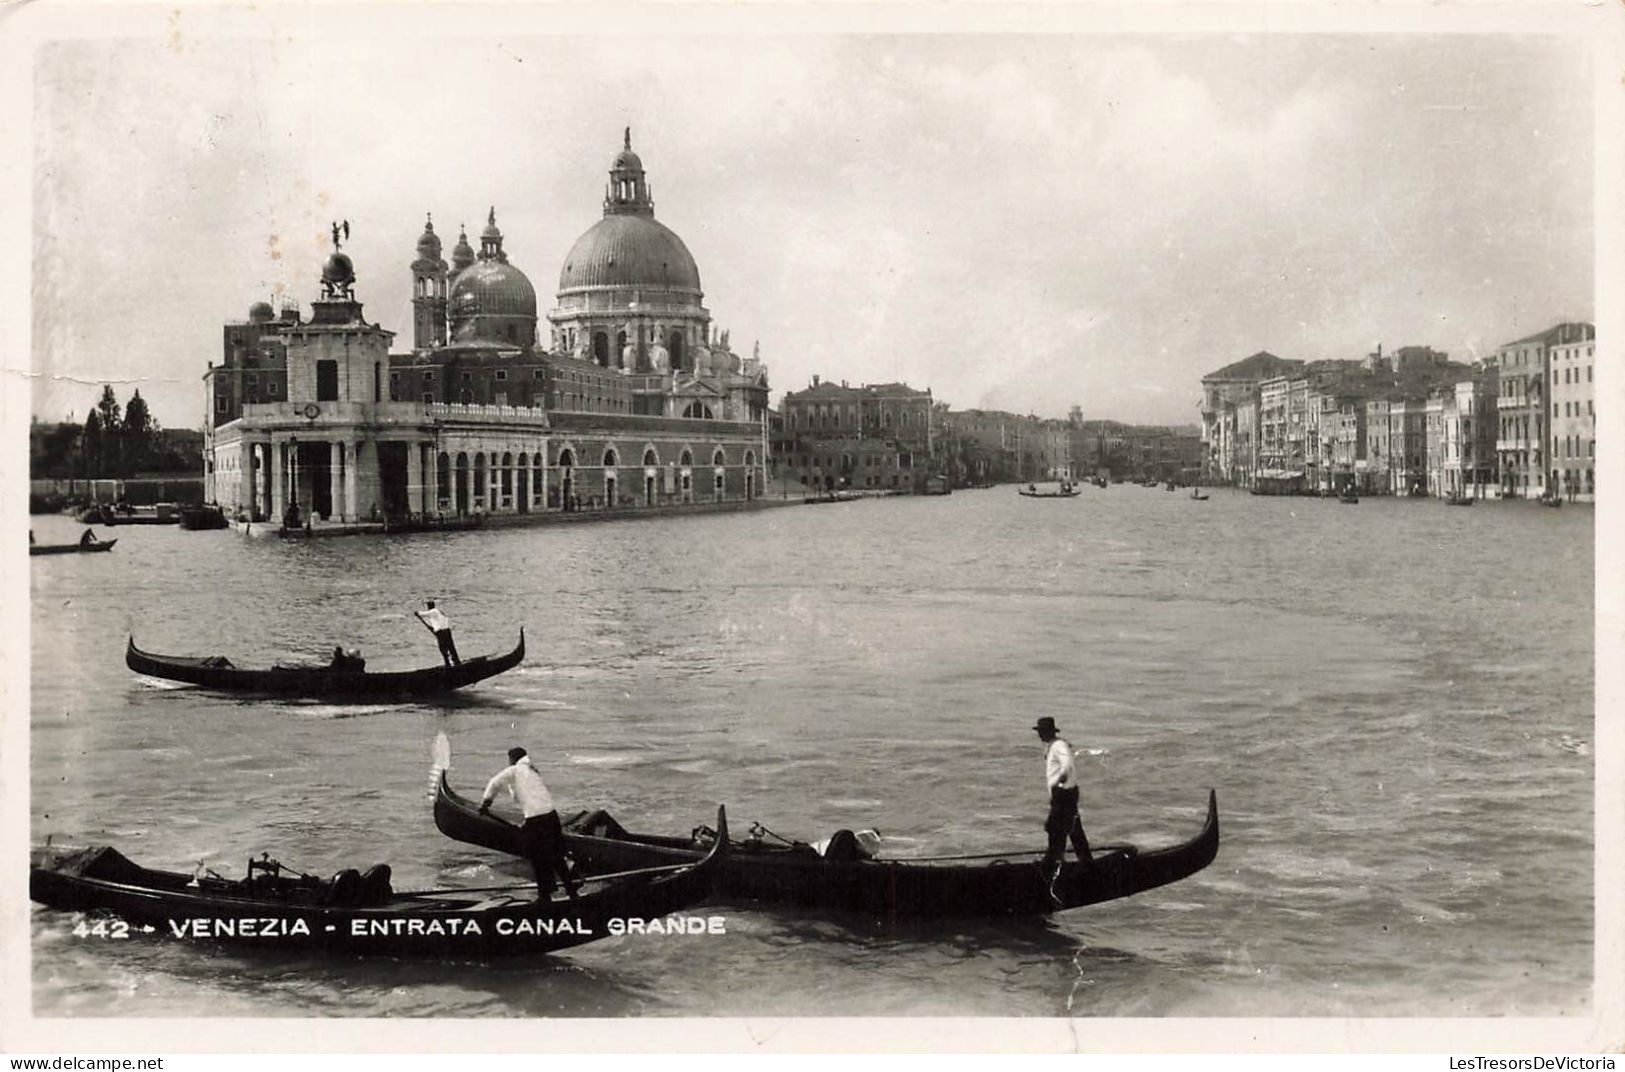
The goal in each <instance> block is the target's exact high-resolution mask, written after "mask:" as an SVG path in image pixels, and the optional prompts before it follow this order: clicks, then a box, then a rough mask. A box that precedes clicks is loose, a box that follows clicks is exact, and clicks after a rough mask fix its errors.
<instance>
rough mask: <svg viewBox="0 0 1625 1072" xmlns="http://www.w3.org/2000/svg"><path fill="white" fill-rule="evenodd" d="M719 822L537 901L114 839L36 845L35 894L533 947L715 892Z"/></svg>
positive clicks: (195, 929) (386, 943)
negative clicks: (710, 830) (236, 868)
mask: <svg viewBox="0 0 1625 1072" xmlns="http://www.w3.org/2000/svg"><path fill="white" fill-rule="evenodd" d="M717 829H718V830H719V831H720V832H721V833H722V836H721V837H719V838H718V839H717V842H716V845H715V846H714V847H713V848H712V850H711V851H710V852H708V853H706V854H705V855H704V856H703V857H701V858H699V859H694V860H689V861H687V862H685V863H682V864H679V865H677V866H675V867H672V866H656V867H647V868H639V869H636V870H628V871H623V872H621V873H619V874H615V875H600V876H597V877H595V878H590V879H588V880H587V882H586V884H585V885H586V888H585V892H583V893H582V894H581V895H580V896H579V897H576V898H572V899H563V898H559V897H554V898H552V899H549V900H541V901H538V900H537V899H536V898H535V896H534V888H533V887H531V888H526V887H518V888H516V887H512V886H508V887H494V888H465V889H442V890H423V891H417V892H399V893H397V892H395V891H394V890H393V889H392V888H391V886H390V871H389V868H387V867H374V868H370V869H369V870H368V872H367V874H366V875H365V876H362V875H360V874H359V873H355V872H340V873H339V875H337V876H335V878H334V879H333V880H332V881H322V880H320V879H315V878H312V877H310V876H308V875H299V874H290V873H286V872H285V871H284V869H282V868H281V866H280V865H276V864H274V863H273V864H270V865H269V866H266V867H264V868H263V869H258V868H257V865H258V863H259V862H258V861H250V862H249V868H248V874H247V875H246V876H245V877H244V878H242V879H238V880H231V879H223V878H220V877H218V876H215V875H213V874H207V875H204V876H201V877H199V876H194V875H189V874H184V873H180V872H174V871H158V870H152V869H149V868H145V867H141V866H139V865H137V864H135V863H133V862H131V861H130V860H129V859H127V858H126V857H125V856H123V855H122V854H121V853H119V852H118V851H117V850H116V849H113V848H110V847H107V846H97V847H93V848H89V849H76V850H68V849H52V848H41V849H37V850H35V852H34V854H33V859H32V860H31V861H30V868H29V872H28V893H29V897H30V898H31V899H33V900H35V901H38V902H39V903H40V904H43V905H47V906H49V907H51V908H57V909H66V910H69V911H76V912H104V913H111V914H112V915H114V916H116V917H118V918H119V919H121V920H123V921H124V922H125V923H127V924H130V925H133V926H135V927H137V928H142V929H144V930H146V931H147V932H149V933H154V934H156V936H157V937H159V938H178V939H186V940H200V941H212V942H236V943H240V944H247V945H250V946H257V947H259V948H262V949H266V948H277V947H284V948H285V947H296V948H311V949H316V950H320V951H322V952H324V953H366V954H386V955H390V956H446V957H485V956H513V955H520V954H532V955H534V954H539V953H550V952H554V951H556V950H560V949H568V948H570V947H572V946H578V945H584V944H586V943H588V942H593V941H597V940H598V939H600V938H608V937H610V936H612V935H613V934H615V933H617V932H618V931H622V930H624V929H625V928H626V926H627V924H629V923H631V922H634V921H636V922H639V923H643V924H648V923H649V922H650V921H653V920H658V919H660V918H661V917H663V916H667V915H669V914H671V913H673V912H679V911H681V910H683V909H686V908H689V907H691V906H693V905H696V904H698V903H700V902H701V901H703V900H705V899H706V898H707V897H709V896H710V894H711V891H712V888H713V885H714V883H715V880H716V877H717V869H718V867H719V865H720V864H721V863H722V862H723V860H724V859H725V858H726V857H727V854H728V838H727V830H728V817H727V812H726V810H725V809H723V808H720V807H719V808H718V809H717ZM257 870H258V873H256V871H257Z"/></svg>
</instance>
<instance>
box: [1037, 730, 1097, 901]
mask: <svg viewBox="0 0 1625 1072" xmlns="http://www.w3.org/2000/svg"><path fill="white" fill-rule="evenodd" d="M1033 729H1034V730H1036V731H1037V733H1038V738H1039V740H1041V741H1043V742H1044V745H1045V748H1044V781H1045V782H1046V783H1047V784H1048V785H1049V818H1047V819H1045V820H1044V832H1045V833H1047V834H1048V835H1049V848H1048V850H1047V851H1045V853H1044V864H1043V867H1044V873H1045V874H1046V875H1053V874H1055V873H1057V872H1059V871H1060V869H1061V860H1062V859H1063V858H1064V857H1065V856H1066V842H1067V838H1069V837H1070V838H1071V839H1072V848H1073V850H1074V851H1076V852H1077V854H1078V859H1079V860H1080V861H1081V862H1082V863H1083V865H1084V866H1085V867H1089V866H1091V865H1092V864H1093V863H1094V858H1093V857H1092V856H1091V855H1090V853H1089V838H1088V837H1087V836H1086V835H1085V834H1084V832H1083V820H1082V819H1080V818H1079V817H1078V772H1077V766H1076V764H1075V762H1074V761H1073V757H1072V746H1071V745H1069V744H1067V743H1066V741H1065V739H1063V738H1062V737H1061V736H1060V735H1059V734H1058V733H1057V732H1056V730H1055V720H1054V719H1053V718H1050V717H1049V716H1048V715H1045V716H1044V717H1043V718H1040V719H1039V720H1038V724H1037V725H1036V726H1034V727H1033Z"/></svg>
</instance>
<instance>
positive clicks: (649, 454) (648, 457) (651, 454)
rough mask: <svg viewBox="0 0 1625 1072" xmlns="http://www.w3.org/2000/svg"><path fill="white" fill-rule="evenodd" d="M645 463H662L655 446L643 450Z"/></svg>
mask: <svg viewBox="0 0 1625 1072" xmlns="http://www.w3.org/2000/svg"><path fill="white" fill-rule="evenodd" d="M643 464H644V465H659V464H660V458H659V457H658V456H657V455H656V454H655V449H654V448H653V447H650V448H649V449H648V450H646V451H644V452H643Z"/></svg>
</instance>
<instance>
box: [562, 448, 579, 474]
mask: <svg viewBox="0 0 1625 1072" xmlns="http://www.w3.org/2000/svg"><path fill="white" fill-rule="evenodd" d="M575 463H576V455H575V451H573V450H571V449H570V448H569V447H565V448H564V449H563V450H561V451H559V468H560V469H570V468H573V467H574V466H575Z"/></svg>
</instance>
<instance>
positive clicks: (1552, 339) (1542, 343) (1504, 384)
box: [1493, 323, 1596, 498]
mask: <svg viewBox="0 0 1625 1072" xmlns="http://www.w3.org/2000/svg"><path fill="white" fill-rule="evenodd" d="M1595 339H1596V329H1595V327H1593V326H1592V325H1591V324H1587V323H1563V324H1556V325H1554V326H1552V327H1550V328H1547V329H1546V330H1545V331H1542V332H1538V333H1536V334H1534V335H1529V336H1526V337H1524V338H1522V339H1517V340H1514V341H1513V342H1509V343H1507V344H1505V345H1504V346H1502V347H1500V348H1499V349H1498V350H1496V352H1495V355H1494V358H1493V361H1494V363H1495V366H1496V368H1497V370H1498V372H1499V374H1500V378H1499V390H1498V393H1497V395H1496V402H1497V420H1498V425H1499V429H1498V432H1499V434H1498V436H1497V438H1496V443H1495V450H1496V455H1497V460H1498V462H1499V467H1500V484H1501V493H1502V494H1503V495H1506V496H1516V497H1519V498H1538V497H1540V496H1543V495H1547V494H1552V495H1561V494H1562V493H1563V491H1564V488H1563V486H1562V477H1563V473H1562V470H1563V469H1565V468H1569V469H1579V468H1580V467H1579V466H1577V465H1573V464H1571V465H1567V466H1564V465H1559V464H1557V462H1556V461H1555V460H1554V457H1553V454H1552V449H1553V447H1554V446H1555V445H1556V444H1555V443H1554V435H1555V433H1554V431H1553V424H1552V422H1553V420H1554V419H1555V415H1556V414H1558V413H1566V414H1570V416H1569V417H1566V418H1564V419H1568V420H1572V419H1573V418H1572V413H1573V403H1574V402H1575V401H1576V400H1577V399H1576V397H1575V396H1574V395H1573V394H1572V389H1573V388H1574V387H1575V386H1576V385H1575V384H1574V383H1573V382H1572V373H1571V374H1570V376H1571V379H1570V381H1569V382H1568V383H1562V382H1561V377H1562V368H1563V367H1564V366H1563V364H1562V362H1563V361H1567V362H1569V365H1568V366H1567V367H1570V368H1572V367H1574V365H1573V361H1574V359H1573V358H1572V357H1567V356H1565V357H1564V358H1563V359H1561V360H1560V361H1559V362H1558V363H1557V365H1558V367H1557V368H1556V370H1555V371H1554V362H1553V357H1554V355H1555V353H1556V351H1557V350H1558V349H1560V348H1562V349H1563V350H1564V353H1565V355H1567V354H1570V353H1571V352H1572V351H1571V350H1570V349H1569V348H1570V347H1574V346H1586V345H1587V344H1590V345H1591V346H1593V347H1594V346H1595ZM1563 387H1567V388H1570V389H1571V390H1570V392H1563V391H1561V390H1560V389H1561V388H1563ZM1558 394H1561V395H1562V397H1561V398H1558ZM1554 402H1556V403H1557V405H1556V406H1554V405H1553V403H1554ZM1565 402H1566V403H1568V408H1566V409H1565V408H1564V407H1563V403H1565ZM1569 427H1570V428H1571V429H1572V427H1573V426H1572V425H1571V426H1569ZM1566 434H1568V435H1573V434H1574V432H1573V431H1572V430H1571V431H1570V432H1568V433H1566ZM1578 460H1579V459H1578V458H1575V457H1573V456H1571V457H1570V461H1571V462H1572V461H1578ZM1588 468H1589V467H1588Z"/></svg>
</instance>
